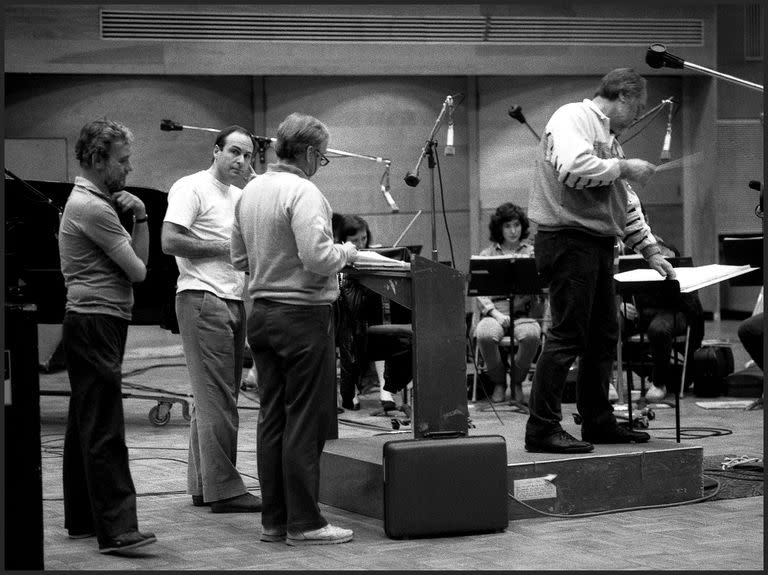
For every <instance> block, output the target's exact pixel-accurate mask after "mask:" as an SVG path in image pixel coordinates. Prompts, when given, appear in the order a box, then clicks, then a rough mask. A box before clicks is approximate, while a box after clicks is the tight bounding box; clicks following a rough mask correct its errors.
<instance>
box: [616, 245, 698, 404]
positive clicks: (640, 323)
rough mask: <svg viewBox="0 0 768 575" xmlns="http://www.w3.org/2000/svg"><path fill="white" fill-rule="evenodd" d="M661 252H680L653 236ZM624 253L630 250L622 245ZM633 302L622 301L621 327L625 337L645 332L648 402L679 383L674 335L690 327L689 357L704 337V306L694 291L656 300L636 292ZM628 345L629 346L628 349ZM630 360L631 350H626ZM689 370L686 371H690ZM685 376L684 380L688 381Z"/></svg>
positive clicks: (657, 398) (674, 388)
mask: <svg viewBox="0 0 768 575" xmlns="http://www.w3.org/2000/svg"><path fill="white" fill-rule="evenodd" d="M656 240H657V242H658V245H659V248H660V249H661V255H663V256H665V257H679V255H680V254H679V252H678V251H677V249H675V248H674V247H673V246H668V245H666V244H665V243H664V242H663V241H662V240H661V238H660V237H658V236H656ZM625 252H626V253H632V252H631V251H629V250H628V249H627V248H625ZM632 299H633V300H634V301H632V302H622V304H621V305H620V306H619V311H620V312H621V322H622V326H621V330H622V334H624V336H625V337H629V336H632V335H635V334H639V333H644V334H645V336H646V338H647V341H648V344H649V346H650V353H651V359H652V363H653V368H652V371H651V375H650V381H651V382H652V383H651V386H650V387H649V389H648V390H647V391H646V393H645V398H646V400H648V401H661V400H663V399H664V398H665V397H666V395H667V393H674V392H676V391H677V389H678V388H679V386H680V374H678V373H675V372H674V370H673V368H672V345H673V343H674V338H675V337H676V336H679V335H685V333H686V329H687V327H688V326H689V325H690V326H691V333H690V336H689V338H690V339H689V341H688V357H689V358H692V357H693V352H694V351H695V350H696V349H698V348H699V347H700V346H701V342H702V340H703V339H704V309H703V308H702V306H701V301H700V300H699V296H698V295H697V294H696V292H693V293H684V294H680V300H679V302H678V303H677V304H676V305H674V304H670V302H663V301H657V300H656V298H654V297H653V296H649V295H643V294H639V295H636V296H634V297H633V298H632ZM629 349H631V348H628V351H629ZM626 355H627V359H631V353H627V354H626ZM691 372H692V370H690V369H689V370H688V373H689V374H690V373H691ZM687 379H688V378H687V376H686V380H687Z"/></svg>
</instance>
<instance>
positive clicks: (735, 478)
mask: <svg viewBox="0 0 768 575" xmlns="http://www.w3.org/2000/svg"><path fill="white" fill-rule="evenodd" d="M730 457H736V456H730ZM724 461H725V457H724V456H722V455H710V456H705V457H704V462H703V463H704V488H705V492H704V494H705V495H706V494H708V493H711V489H713V488H714V483H713V482H711V480H712V479H714V480H717V481H718V482H719V483H720V491H719V492H718V494H717V495H715V496H714V497H713V498H712V501H714V500H717V499H739V498H741V497H758V496H762V495H763V483H764V481H763V473H764V471H763V462H762V460H761V461H760V462H759V463H750V464H745V465H739V466H736V467H732V468H730V469H725V470H724V469H722V464H723V462H724ZM710 484H712V487H710Z"/></svg>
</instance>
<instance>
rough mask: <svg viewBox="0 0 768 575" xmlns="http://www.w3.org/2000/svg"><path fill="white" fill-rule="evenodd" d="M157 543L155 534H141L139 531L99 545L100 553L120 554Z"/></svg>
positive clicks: (124, 534) (121, 535)
mask: <svg viewBox="0 0 768 575" xmlns="http://www.w3.org/2000/svg"><path fill="white" fill-rule="evenodd" d="M155 541H157V537H155V534H154V533H141V532H139V531H128V532H127V533H121V534H120V535H118V536H117V537H114V538H112V539H109V540H107V541H105V542H104V543H99V553H120V552H121V551H126V550H128V549H136V548H137V547H143V546H144V545H149V544H150V543H154V542H155Z"/></svg>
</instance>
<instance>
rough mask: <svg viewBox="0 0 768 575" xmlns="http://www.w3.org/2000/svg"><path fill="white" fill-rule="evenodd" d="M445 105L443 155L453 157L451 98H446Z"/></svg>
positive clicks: (454, 152) (454, 151)
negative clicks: (445, 128) (446, 116)
mask: <svg viewBox="0 0 768 575" xmlns="http://www.w3.org/2000/svg"><path fill="white" fill-rule="evenodd" d="M445 104H446V107H447V108H448V130H447V131H446V134H445V155H446V156H455V155H456V148H454V147H453V96H448V97H447V98H446V99H445Z"/></svg>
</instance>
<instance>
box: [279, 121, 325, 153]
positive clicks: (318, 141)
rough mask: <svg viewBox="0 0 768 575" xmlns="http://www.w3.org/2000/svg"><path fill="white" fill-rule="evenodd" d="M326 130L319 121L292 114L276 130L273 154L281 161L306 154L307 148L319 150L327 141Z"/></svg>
mask: <svg viewBox="0 0 768 575" xmlns="http://www.w3.org/2000/svg"><path fill="white" fill-rule="evenodd" d="M329 136H330V134H329V133H328V128H327V127H326V125H325V124H323V123H322V122H321V121H320V120H318V119H317V118H315V117H313V116H308V115H306V114H298V113H296V112H294V113H293V114H290V115H289V116H288V117H287V118H286V119H285V120H283V121H282V122H281V124H280V126H279V127H278V128H277V142H276V143H275V153H276V154H277V157H278V158H280V159H283V160H292V159H295V158H298V157H299V156H301V155H302V154H303V153H304V152H306V150H307V147H309V146H313V147H314V148H320V147H321V146H322V145H323V143H325V142H327V141H328V138H329Z"/></svg>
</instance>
